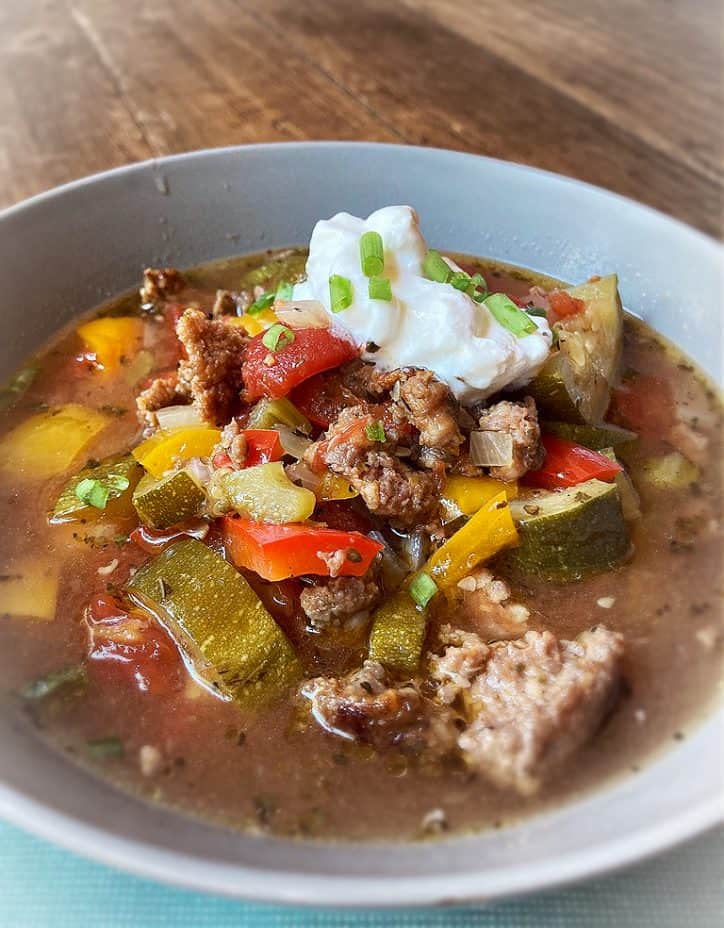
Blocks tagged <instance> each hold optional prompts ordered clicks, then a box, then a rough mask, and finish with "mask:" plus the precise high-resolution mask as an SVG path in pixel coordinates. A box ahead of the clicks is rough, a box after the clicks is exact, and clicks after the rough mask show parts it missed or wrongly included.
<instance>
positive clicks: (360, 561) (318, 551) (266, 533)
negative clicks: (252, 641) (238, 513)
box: [223, 516, 384, 580]
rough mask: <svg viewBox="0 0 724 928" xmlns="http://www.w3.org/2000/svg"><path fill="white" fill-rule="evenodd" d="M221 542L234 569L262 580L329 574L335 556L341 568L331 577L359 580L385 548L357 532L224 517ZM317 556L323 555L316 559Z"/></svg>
mask: <svg viewBox="0 0 724 928" xmlns="http://www.w3.org/2000/svg"><path fill="white" fill-rule="evenodd" d="M223 522H224V525H223V535H224V541H225V543H226V549H227V552H228V554H229V557H230V559H231V561H232V563H234V564H235V565H236V566H237V567H246V568H248V569H249V570H253V571H254V572H255V573H257V574H259V576H260V577H263V578H264V579H265V580H285V579H287V578H288V577H300V576H302V575H303V574H316V575H317V576H320V577H328V576H330V575H331V569H330V564H329V558H328V557H326V556H327V555H333V554H336V553H337V552H344V557H343V558H342V557H341V556H340V560H341V561H342V562H341V564H336V565H335V566H336V568H337V569H336V570H335V574H336V575H339V576H344V577H361V576H362V575H363V574H365V573H366V572H367V569H368V568H369V566H370V564H371V563H372V559H373V558H374V557H375V555H376V554H377V553H378V552H379V551H381V550H382V548H383V547H384V546H383V545H382V544H381V543H380V542H378V541H375V540H374V539H373V538H368V537H367V536H366V535H362V534H360V533H359V532H342V531H338V530H337V529H331V528H319V527H318V526H314V525H301V524H299V525H271V524H268V523H264V522H252V521H251V520H249V519H235V518H233V517H229V516H227V517H225V518H224V520H223ZM320 555H321V556H320Z"/></svg>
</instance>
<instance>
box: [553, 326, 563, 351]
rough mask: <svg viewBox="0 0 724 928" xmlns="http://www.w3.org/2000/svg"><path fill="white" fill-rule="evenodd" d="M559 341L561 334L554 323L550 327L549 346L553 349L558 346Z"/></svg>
mask: <svg viewBox="0 0 724 928" xmlns="http://www.w3.org/2000/svg"><path fill="white" fill-rule="evenodd" d="M560 341H561V336H560V333H559V329H558V326H557V325H554V326H553V327H552V328H551V348H553V349H554V350H555V349H556V348H558V347H559V345H560Z"/></svg>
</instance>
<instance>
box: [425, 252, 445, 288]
mask: <svg viewBox="0 0 724 928" xmlns="http://www.w3.org/2000/svg"><path fill="white" fill-rule="evenodd" d="M422 273H423V274H424V275H425V277H428V278H429V279H430V280H435V281H437V283H439V284H446V283H447V282H448V280H449V279H450V276H451V274H452V270H451V268H450V265H449V264H448V263H447V261H445V259H444V258H443V256H442V255H441V254H440V252H439V251H435V250H434V249H432V248H431V249H430V250H429V251H428V253H427V254H426V255H425V257H424V259H423V262H422Z"/></svg>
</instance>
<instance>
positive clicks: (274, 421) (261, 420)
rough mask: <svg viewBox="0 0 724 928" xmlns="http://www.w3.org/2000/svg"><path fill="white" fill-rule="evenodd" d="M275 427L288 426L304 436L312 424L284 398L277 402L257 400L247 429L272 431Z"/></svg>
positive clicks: (307, 433) (308, 432) (310, 429)
mask: <svg viewBox="0 0 724 928" xmlns="http://www.w3.org/2000/svg"><path fill="white" fill-rule="evenodd" d="M277 425H288V426H289V428H290V429H296V430H297V431H298V432H303V433H304V434H305V435H309V434H310V432H311V431H312V423H311V422H310V421H309V419H307V417H306V416H305V415H303V414H302V413H301V412H300V411H299V410H298V409H297V407H296V406H295V405H294V403H292V401H291V400H288V399H287V398H286V396H282V397H280V398H279V399H278V400H270V399H262V400H259V402H258V403H257V404H256V405H255V406H254V407H253V408H252V410H251V412H250V413H249V421H248V423H247V428H249V429H273V428H274V427H275V426H277Z"/></svg>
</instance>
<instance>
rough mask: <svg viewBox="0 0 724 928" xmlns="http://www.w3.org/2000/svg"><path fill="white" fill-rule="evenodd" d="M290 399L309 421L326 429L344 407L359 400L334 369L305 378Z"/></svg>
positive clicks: (353, 404) (355, 403)
mask: <svg viewBox="0 0 724 928" xmlns="http://www.w3.org/2000/svg"><path fill="white" fill-rule="evenodd" d="M291 399H292V402H293V403H294V405H295V406H296V407H297V409H299V410H300V411H301V412H303V413H304V415H305V416H306V417H307V419H309V421H310V422H313V423H314V424H315V425H319V426H321V427H322V428H323V429H328V428H329V426H330V425H331V424H332V423H333V422H334V420H335V419H336V418H337V416H339V414H340V412H341V411H342V410H343V409H344V408H345V407H347V406H356V405H357V404H358V403H359V402H360V400H359V397H358V396H355V395H354V393H352V391H351V390H349V389H348V388H347V387H345V385H344V383H343V382H342V378H341V377H340V375H339V374H338V373H336V372H334V371H333V372H332V373H330V374H316V375H315V376H314V377H310V378H309V380H305V381H304V383H303V384H302V385H301V386H299V387H297V388H296V389H295V390H294V393H293V394H292V397H291Z"/></svg>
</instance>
